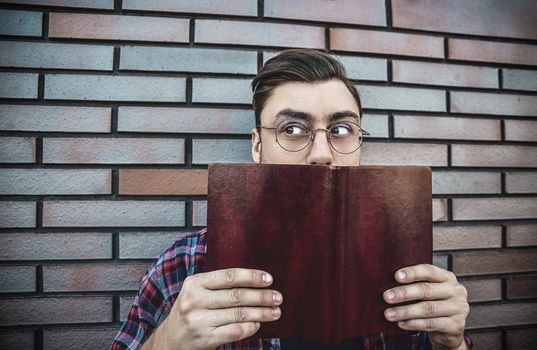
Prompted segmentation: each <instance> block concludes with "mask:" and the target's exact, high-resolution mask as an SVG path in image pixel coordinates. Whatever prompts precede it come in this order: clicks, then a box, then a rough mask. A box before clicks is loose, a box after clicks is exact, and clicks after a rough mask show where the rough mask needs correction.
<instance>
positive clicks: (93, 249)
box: [0, 232, 112, 261]
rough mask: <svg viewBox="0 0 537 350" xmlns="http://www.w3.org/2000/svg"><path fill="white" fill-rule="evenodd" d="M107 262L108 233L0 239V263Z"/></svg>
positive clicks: (23, 235)
mask: <svg viewBox="0 0 537 350" xmlns="http://www.w3.org/2000/svg"><path fill="white" fill-rule="evenodd" d="M111 258H112V234H111V233H101V232H96V233H90V232H86V233H78V232H77V233H4V234H2V235H1V236H0V260H6V261H22V260H73V259H86V260H95V259H111Z"/></svg>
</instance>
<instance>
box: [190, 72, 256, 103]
mask: <svg viewBox="0 0 537 350" xmlns="http://www.w3.org/2000/svg"><path fill="white" fill-rule="evenodd" d="M250 83H251V80H250V79H227V78H194V79H192V102H208V103H242V104H248V105H251V104H252V90H251V88H250Z"/></svg>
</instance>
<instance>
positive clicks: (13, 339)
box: [0, 331, 35, 350]
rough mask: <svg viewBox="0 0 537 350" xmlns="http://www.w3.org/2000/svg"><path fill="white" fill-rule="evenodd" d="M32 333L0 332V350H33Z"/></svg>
mask: <svg viewBox="0 0 537 350" xmlns="http://www.w3.org/2000/svg"><path fill="white" fill-rule="evenodd" d="M34 337H35V336H34V332H33V331H7V332H0V348H1V349H11V350H34V347H35V345H34V340H35V339H34Z"/></svg>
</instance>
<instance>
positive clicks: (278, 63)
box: [252, 49, 362, 126]
mask: <svg viewBox="0 0 537 350" xmlns="http://www.w3.org/2000/svg"><path fill="white" fill-rule="evenodd" d="M331 79H339V80H341V81H342V82H343V83H344V84H345V86H346V87H347V89H348V90H349V92H350V93H351V94H352V96H353V97H354V99H355V100H356V104H357V105H358V111H359V112H360V116H362V105H361V103H360V97H359V96H358V91H357V90H356V87H355V86H354V84H353V83H352V82H351V81H350V80H349V79H348V78H347V72H346V71H345V67H344V66H343V64H342V63H341V62H340V61H338V60H337V59H336V58H335V57H334V56H333V55H332V54H331V53H330V52H329V51H320V50H313V49H291V50H285V51H282V52H281V53H280V54H278V55H276V56H274V57H272V58H271V59H269V60H268V61H267V62H266V63H265V65H264V66H263V67H262V68H261V70H260V71H259V73H257V75H256V77H255V78H254V80H253V81H252V91H253V93H254V95H253V99H252V105H253V107H254V112H255V125H256V126H257V125H260V124H261V111H262V110H263V108H264V107H265V105H266V103H267V100H268V99H269V97H270V96H271V94H272V91H273V90H274V89H275V88H277V87H278V86H280V85H282V84H285V83H288V82H308V83H310V82H311V83H312V82H318V81H327V80H331Z"/></svg>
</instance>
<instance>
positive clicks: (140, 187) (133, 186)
mask: <svg viewBox="0 0 537 350" xmlns="http://www.w3.org/2000/svg"><path fill="white" fill-rule="evenodd" d="M207 181H208V179H207V170H168V169H121V170H119V194H121V195H177V196H181V195H207Z"/></svg>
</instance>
